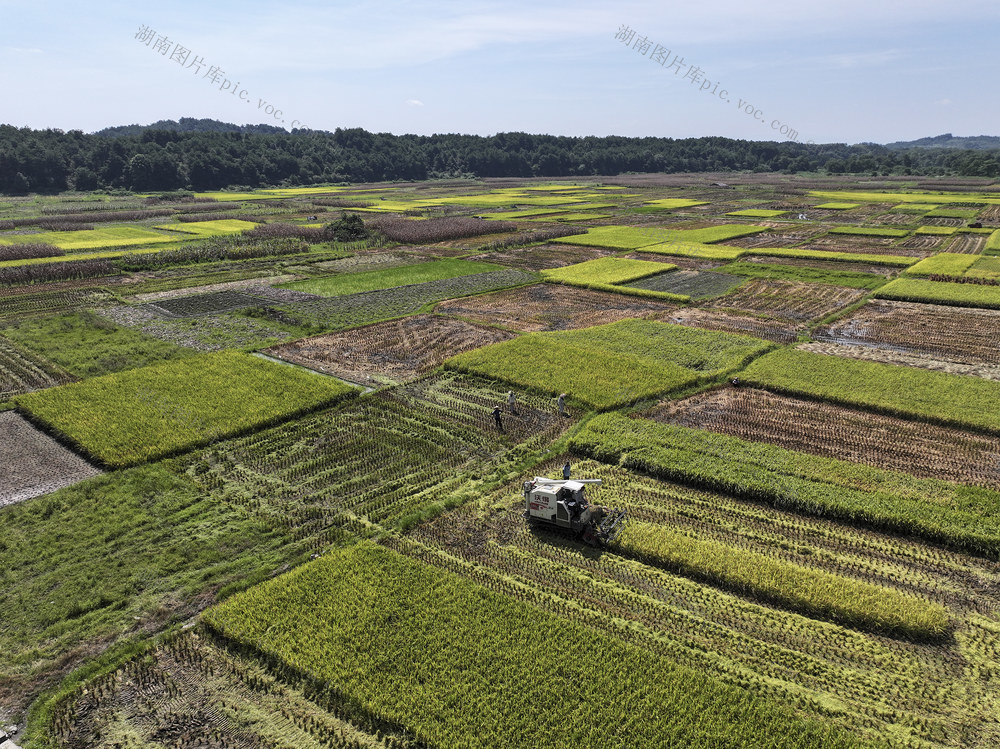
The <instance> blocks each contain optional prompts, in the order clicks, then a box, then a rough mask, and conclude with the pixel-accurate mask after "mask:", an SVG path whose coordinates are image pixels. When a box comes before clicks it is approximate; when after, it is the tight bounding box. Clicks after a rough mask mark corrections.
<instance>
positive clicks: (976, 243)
mask: <svg viewBox="0 0 1000 749" xmlns="http://www.w3.org/2000/svg"><path fill="white" fill-rule="evenodd" d="M984 247H986V236H985V235H983V234H957V235H955V238H954V239H953V240H952V242H951V244H949V245H948V246H947V247H945V248H944V249H945V252H955V253H958V254H961V255H979V254H980V253H981V252H982V251H983V248H984Z"/></svg>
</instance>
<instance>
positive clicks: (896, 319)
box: [813, 300, 1000, 364]
mask: <svg viewBox="0 0 1000 749" xmlns="http://www.w3.org/2000/svg"><path fill="white" fill-rule="evenodd" d="M813 338H815V339H816V340H817V341H824V342H827V343H842V344H862V345H866V346H875V347H878V348H886V349H891V350H895V351H901V352H904V353H916V354H929V355H931V356H933V357H935V358H938V359H942V360H944V361H954V362H959V363H962V364H1000V345H998V342H1000V311H997V310H982V309H969V308H961V307H943V306H941V305H937V304H918V303H916V302H891V301H885V300H872V301H870V302H868V303H867V304H865V305H864V306H863V307H861V308H860V309H858V310H857V311H855V312H854V313H852V314H851V315H849V316H848V317H845V318H843V319H841V320H837V321H836V322H833V323H831V324H830V325H825V326H823V327H821V328H819V329H818V330H816V331H815V332H814V334H813Z"/></svg>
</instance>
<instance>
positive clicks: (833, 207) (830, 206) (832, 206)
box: [813, 203, 861, 211]
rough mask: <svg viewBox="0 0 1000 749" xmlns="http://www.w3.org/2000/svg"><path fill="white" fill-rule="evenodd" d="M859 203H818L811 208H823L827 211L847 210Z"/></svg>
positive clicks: (856, 206) (857, 205)
mask: <svg viewBox="0 0 1000 749" xmlns="http://www.w3.org/2000/svg"><path fill="white" fill-rule="evenodd" d="M860 205H861V204H860V203H820V204H819V205H814V206H813V208H823V209H824V210H827V211H849V210H851V209H852V208H858V207H859V206H860Z"/></svg>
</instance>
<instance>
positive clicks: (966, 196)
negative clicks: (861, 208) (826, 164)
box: [809, 190, 1000, 208]
mask: <svg viewBox="0 0 1000 749" xmlns="http://www.w3.org/2000/svg"><path fill="white" fill-rule="evenodd" d="M809 194H810V195H812V196H814V197H817V198H827V199H829V200H856V201H859V202H862V203H896V202H898V203H905V204H913V203H924V204H930V205H928V206H921V208H924V207H929V208H935V207H937V206H938V205H940V204H942V203H972V204H976V203H982V204H983V205H1000V197H997V195H996V194H995V193H975V192H949V193H942V192H872V191H864V190H810V191H809Z"/></svg>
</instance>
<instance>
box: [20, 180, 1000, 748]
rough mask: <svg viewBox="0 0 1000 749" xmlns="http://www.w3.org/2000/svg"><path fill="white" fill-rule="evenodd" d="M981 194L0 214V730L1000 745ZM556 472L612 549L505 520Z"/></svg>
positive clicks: (132, 207)
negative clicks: (576, 492) (606, 520)
mask: <svg viewBox="0 0 1000 749" xmlns="http://www.w3.org/2000/svg"><path fill="white" fill-rule="evenodd" d="M723 183H724V184H723ZM937 187H940V188H941V189H937ZM998 195H1000V193H998V192H996V191H994V189H993V187H992V186H990V185H989V184H988V182H987V181H985V180H979V181H978V182H976V183H975V184H974V185H973V183H972V182H970V183H969V185H962V186H956V185H955V184H952V183H949V182H948V181H947V180H942V181H941V182H940V185H938V182H937V181H936V180H935V179H934V178H920V180H919V181H917V179H916V178H914V180H913V181H912V182H909V181H906V180H904V179H903V178H893V179H887V180H884V181H880V180H879V179H878V178H876V177H872V178H871V179H868V178H865V181H863V182H861V181H858V180H857V179H854V178H850V177H816V178H805V177H802V176H792V175H786V176H778V175H749V174H747V175H740V174H733V175H642V176H641V177H640V176H636V175H631V176H630V175H626V176H620V177H609V178H601V179H598V178H591V179H586V180H584V179H572V178H567V179H557V180H555V181H553V180H551V179H550V180H512V179H504V180H489V179H487V180H470V179H454V180H439V181H434V182H427V183H393V184H382V185H373V184H368V185H353V186H352V185H344V184H340V185H333V186H323V185H313V186H309V187H303V188H289V187H275V188H272V189H264V190H252V191H240V190H223V191H218V192H213V193H198V194H185V193H172V194H165V195H163V196H156V195H120V196H119V195H86V194H79V193H73V194H66V195H61V196H28V197H10V198H4V202H2V203H0V227H5V228H0V612H2V613H0V728H2V729H4V730H6V731H7V732H8V733H11V734H12V735H14V737H15V740H16V741H17V743H18V745H19V746H22V747H24V748H25V749H55V748H56V747H60V748H62V747H65V748H74V749H76V748H77V747H79V748H81V749H83V748H85V747H86V748H88V749H89V748H90V747H99V748H102V749H125V748H126V747H140V746H155V747H179V746H185V747H186V746H192V747H193V746H197V747H207V748H209V749H229V748H230V747H247V748H249V747H289V748H290V749H291V748H292V747H295V748H298V747H310V748H312V747H316V749H320V748H322V747H343V748H345V749H346V748H347V747H351V748H357V747H382V748H384V749H404V748H405V749H431V748H434V749H438V748H440V749H452V748H454V749H460V748H461V749H465V748H467V747H484V748H485V747H490V748H492V747H500V746H503V747H511V748H512V749H518V748H520V747H523V748H524V749H534V748H535V747H569V746H573V747H632V746H634V747H643V748H645V747H661V746H662V747H694V748H695V749H698V748H705V749H708V748H712V749H716V748H720V747H727V748H729V747H734V748H741V749H742V748H744V747H745V748H746V749H757V748H758V747H773V748H774V749H779V748H780V749H784V748H786V747H788V748H796V749H797V748H799V747H801V748H802V749H812V747H838V748H839V747H880V748H885V749H889V748H893V749H895V748H899V749H903V748H905V749H966V748H969V749H992V747H995V746H998V745H1000V723H998V720H997V697H996V695H997V694H998V693H1000V593H998V591H1000V572H998V567H997V562H998V560H1000V406H998V403H1000V354H998V350H1000V349H998V346H997V342H998V341H1000V296H998V294H1000V286H998V284H1000V259H998V257H997V255H1000V223H997V221H998V220H1000V210H998V209H997V204H1000V197H997V196H998ZM84 212H86V215H84ZM98 214H99V220H94V221H89V222H88V223H84V221H83V219H85V218H87V217H88V216H91V215H93V216H98ZM342 214H353V215H356V216H358V217H360V218H361V220H362V222H363V223H364V226H365V232H364V236H361V237H360V238H358V239H356V240H353V241H351V242H339V241H334V240H333V239H332V238H331V237H332V236H333V232H332V230H328V229H327V228H326V227H327V224H328V223H330V222H333V221H336V220H337V219H339V218H340V216H341V215H342ZM60 216H62V217H66V218H67V219H68V220H65V221H60V220H59V217H60ZM970 223H978V224H981V225H982V226H981V228H977V227H972V226H969V224H970ZM53 227H55V228H53ZM56 229H60V230H56ZM567 464H568V466H569V467H568V469H567V468H566V466H567ZM564 470H569V471H570V476H571V478H572V479H593V480H597V481H593V482H588V483H586V484H585V485H584V487H585V488H584V491H585V496H586V497H587V500H588V501H589V502H591V503H592V504H593V505H597V506H602V507H605V508H608V510H607V511H608V512H618V511H621V512H623V513H624V516H623V520H620V521H619V524H618V525H617V526H615V528H616V532H615V533H612V534H611V536H609V537H605V538H604V539H603V540H601V538H600V537H598V538H594V537H592V536H591V535H590V534H588V533H584V532H582V529H579V528H578V529H574V530H572V531H570V530H559V529H557V528H554V527H552V526H548V525H546V524H544V523H529V522H527V520H526V518H525V509H526V499H525V496H524V488H525V484H526V482H528V483H529V485H530V482H532V481H533V480H534V479H535V477H544V478H548V479H552V480H557V479H558V478H559V477H560V476H562V475H563V471H564ZM532 501H534V500H532ZM8 727H11V728H8Z"/></svg>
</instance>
